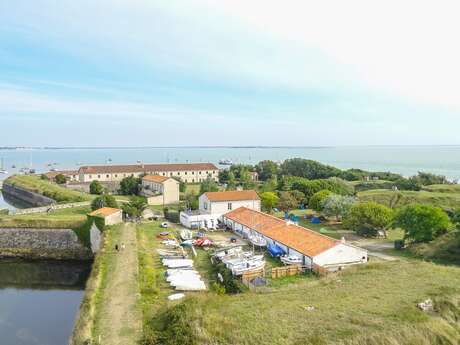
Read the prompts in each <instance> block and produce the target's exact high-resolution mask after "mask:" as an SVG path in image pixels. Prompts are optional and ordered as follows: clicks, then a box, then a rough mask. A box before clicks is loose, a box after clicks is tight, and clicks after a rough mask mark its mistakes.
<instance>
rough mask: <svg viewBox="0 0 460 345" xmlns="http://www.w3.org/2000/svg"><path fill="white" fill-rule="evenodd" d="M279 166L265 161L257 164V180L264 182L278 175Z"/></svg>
mask: <svg viewBox="0 0 460 345" xmlns="http://www.w3.org/2000/svg"><path fill="white" fill-rule="evenodd" d="M279 170H280V168H279V166H278V164H276V163H275V162H273V161H270V160H265V161H261V162H259V163H257V165H256V171H257V173H258V174H259V180H261V181H266V180H268V179H270V178H273V177H276V176H277V175H278V173H279Z"/></svg>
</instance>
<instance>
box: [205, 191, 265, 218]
mask: <svg viewBox="0 0 460 345" xmlns="http://www.w3.org/2000/svg"><path fill="white" fill-rule="evenodd" d="M229 203H231V209H229V207H228V206H229V205H228V204H229ZM206 205H207V207H205V206H206ZM240 207H247V208H249V209H252V210H256V211H260V200H240V201H219V202H217V201H212V202H211V201H209V199H208V197H207V196H206V194H202V195H201V196H200V198H199V209H200V211H202V212H209V213H212V214H220V215H223V214H225V213H228V212H230V211H232V210H236V209H237V208H240Z"/></svg>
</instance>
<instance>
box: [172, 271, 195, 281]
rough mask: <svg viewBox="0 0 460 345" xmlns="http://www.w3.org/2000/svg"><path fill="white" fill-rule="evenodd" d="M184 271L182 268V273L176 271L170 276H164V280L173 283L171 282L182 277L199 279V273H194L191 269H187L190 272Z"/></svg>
mask: <svg viewBox="0 0 460 345" xmlns="http://www.w3.org/2000/svg"><path fill="white" fill-rule="evenodd" d="M186 272H187V271H186V270H184V272H182V273H176V274H173V275H171V276H168V277H166V281H167V282H169V283H173V282H176V281H179V280H183V279H184V278H187V279H188V278H190V279H198V280H201V278H200V274H199V273H195V272H193V271H189V272H190V273H186Z"/></svg>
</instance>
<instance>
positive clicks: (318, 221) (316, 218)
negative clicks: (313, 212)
mask: <svg viewBox="0 0 460 345" xmlns="http://www.w3.org/2000/svg"><path fill="white" fill-rule="evenodd" d="M311 223H312V224H319V223H321V219H319V217H313V218H312V219H311Z"/></svg>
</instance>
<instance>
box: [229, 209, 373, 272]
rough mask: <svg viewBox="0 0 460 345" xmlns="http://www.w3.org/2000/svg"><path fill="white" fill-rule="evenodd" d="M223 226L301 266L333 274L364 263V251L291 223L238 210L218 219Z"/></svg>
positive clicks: (365, 260) (250, 210)
mask: <svg viewBox="0 0 460 345" xmlns="http://www.w3.org/2000/svg"><path fill="white" fill-rule="evenodd" d="M222 218H223V222H224V223H225V224H226V225H227V226H228V227H230V228H231V229H232V230H233V231H235V233H237V234H239V235H240V236H242V237H248V236H249V235H251V234H257V235H260V236H262V237H263V238H265V239H266V240H267V242H268V243H269V244H276V245H278V246H279V247H281V248H282V249H283V250H284V252H285V253H286V254H287V255H289V256H296V257H299V258H301V259H302V263H303V265H304V266H306V267H309V268H314V267H315V266H319V267H322V268H324V269H326V270H330V271H335V270H339V269H341V268H342V267H345V266H349V265H356V264H362V263H365V262H367V251H366V250H365V249H362V248H359V247H356V246H353V245H350V244H348V243H345V241H339V240H336V239H333V238H331V237H328V236H324V235H322V234H319V233H317V232H315V231H313V230H310V229H307V228H304V227H302V226H299V225H297V224H294V223H292V222H286V221H285V220H283V219H280V218H276V217H274V216H271V215H268V214H265V213H262V212H259V211H256V210H253V209H249V208H246V207H240V208H238V209H236V210H233V211H231V212H228V213H226V214H224V215H223V216H222Z"/></svg>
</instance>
